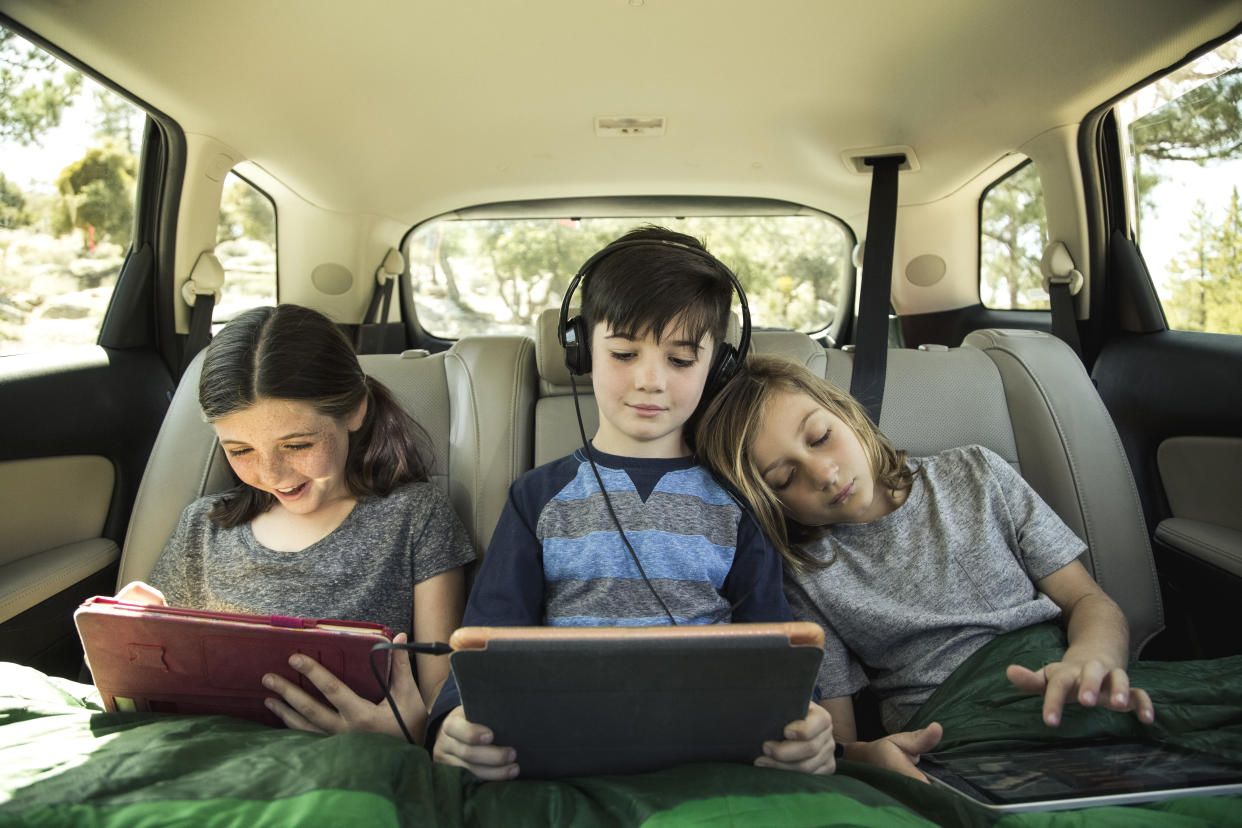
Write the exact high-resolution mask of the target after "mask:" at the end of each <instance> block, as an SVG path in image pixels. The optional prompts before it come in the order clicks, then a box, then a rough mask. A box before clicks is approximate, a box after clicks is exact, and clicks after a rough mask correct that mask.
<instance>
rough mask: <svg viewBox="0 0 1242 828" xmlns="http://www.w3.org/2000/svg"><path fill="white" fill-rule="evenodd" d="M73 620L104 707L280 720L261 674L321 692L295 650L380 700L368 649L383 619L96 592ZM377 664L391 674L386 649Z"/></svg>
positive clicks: (387, 637) (380, 638)
mask: <svg viewBox="0 0 1242 828" xmlns="http://www.w3.org/2000/svg"><path fill="white" fill-rule="evenodd" d="M73 617H74V622H75V623H76V624H77V628H78V635H79V636H81V638H82V649H83V651H84V652H85V653H86V660H87V664H88V666H89V667H90V670H91V675H92V677H93V678H94V681H95V686H96V687H97V688H98V689H99V693H100V695H101V696H102V697H103V703H104V707H105V709H107V710H108V711H110V712H116V711H151V712H160V713H186V714H211V713H222V714H225V715H229V716H236V717H239V718H242V719H249V720H251V721H256V722H262V723H263V724H267V725H273V726H276V727H283V726H284V725H283V723H282V722H281V721H280V719H279V718H278V717H277V716H276V715H275V714H273V713H272V712H270V711H269V710H268V709H267V707H266V706H265V705H264V704H263V700H264V699H265V698H268V697H275V696H276V694H275V693H272V692H271V691H269V690H266V689H265V688H264V687H263V685H262V684H261V680H262V677H263V675H264V674H265V673H276V674H277V675H281V676H284V677H285V678H287V679H289V680H290V681H292V682H294V683H295V684H298V685H300V686H301V687H302V688H304V689H305V690H307V691H308V692H309V693H311V694H312V695H314V696H319V698H322V696H320V695H319V692H318V690H317V689H316V688H315V686H314V685H313V684H311V683H310V681H309V680H308V679H307V678H306V677H304V676H303V675H301V674H300V673H298V672H297V671H295V670H294V669H293V668H292V667H290V666H289V656H291V655H293V654H294V653H304V654H305V655H308V656H310V657H311V658H313V659H315V660H316V661H318V662H319V663H320V664H322V665H323V666H324V667H326V668H327V669H328V670H331V671H332V673H333V674H334V675H336V676H337V678H339V679H341V680H342V681H343V682H345V684H346V685H347V686H348V687H350V689H352V690H353V691H354V692H355V693H357V694H358V695H360V696H362V697H363V698H366V699H369V700H370V701H373V702H378V701H380V700H381V699H383V697H384V694H383V691H382V689H381V688H380V686H379V684H378V683H377V682H376V680H375V676H374V675H373V674H372V672H371V666H370V657H371V648H372V647H373V646H374V645H375V644H377V643H381V642H385V641H391V640H392V632H391V631H390V630H389V629H388V628H387V627H385V626H383V625H382V624H372V623H367V622H361V621H337V620H326V619H325V620H311V619H306V618H290V617H286V616H280V615H242V614H236V613H227V612H204V611H199V610H191V609H182V608H177V607H160V606H149V605H146V604H130V603H126V602H124V601H117V600H116V599H115V598H105V597H98V596H97V597H94V598H90V599H88V600H87V601H85V602H84V603H83V604H82V606H80V607H78V609H77V610H76V611H75V612H74V614H73ZM375 661H376V666H377V667H378V668H379V670H380V675H381V676H383V677H384V679H385V681H387V679H388V668H389V663H390V653H388V652H384V653H377V654H376V656H375Z"/></svg>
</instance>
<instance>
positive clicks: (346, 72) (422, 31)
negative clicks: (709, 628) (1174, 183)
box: [0, 0, 1242, 225]
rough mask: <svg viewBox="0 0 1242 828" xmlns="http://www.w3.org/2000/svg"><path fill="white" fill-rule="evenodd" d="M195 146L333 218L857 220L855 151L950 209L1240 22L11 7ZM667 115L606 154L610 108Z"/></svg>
mask: <svg viewBox="0 0 1242 828" xmlns="http://www.w3.org/2000/svg"><path fill="white" fill-rule="evenodd" d="M0 10H2V11H3V12H4V13H5V14H7V15H9V16H10V17H11V18H12V19H14V20H15V21H17V22H18V23H19V24H22V25H24V26H26V27H28V28H29V29H30V30H31V31H33V32H34V33H36V34H37V35H40V36H42V37H44V38H46V39H47V40H48V41H50V42H51V43H53V44H55V45H57V46H59V47H60V48H62V49H64V50H65V51H66V52H68V53H69V54H71V55H74V56H75V57H76V58H78V59H79V60H81V61H82V62H83V63H84V64H85V65H87V66H88V67H90V68H91V69H92V70H94V71H95V72H98V73H100V74H101V75H103V76H104V77H106V78H108V79H110V80H111V81H112V82H113V83H115V84H117V85H118V86H119V87H121V88H122V89H123V90H125V91H127V92H128V93H130V94H131V95H133V96H135V97H136V98H138V99H141V100H142V101H145V102H146V103H147V104H149V105H150V106H153V107H155V108H157V109H159V110H162V111H163V112H165V113H166V114H168V115H169V116H171V117H172V118H173V119H174V120H176V121H177V122H178V123H179V124H180V125H181V127H182V129H183V130H184V131H185V132H187V133H197V134H201V135H206V136H211V137H213V138H215V139H216V140H218V141H220V142H222V143H223V144H225V145H227V146H228V147H230V148H232V149H234V150H235V151H236V152H237V153H238V154H239V155H241V156H243V157H245V158H248V159H250V160H251V161H253V162H254V163H255V164H257V165H259V166H260V167H262V168H263V169H264V170H265V171H266V172H267V173H269V174H270V175H272V176H274V177H275V178H277V179H279V180H281V181H282V182H283V183H284V184H285V185H286V186H288V187H289V188H290V189H292V190H293V191H294V192H296V193H297V194H298V195H299V196H300V197H301V198H303V199H305V200H307V201H308V202H310V203H312V204H314V205H316V206H318V207H321V208H323V209H327V210H331V211H338V212H342V213H348V214H370V215H376V216H382V217H384V218H386V219H389V220H393V221H398V222H401V223H402V224H405V225H412V224H414V223H416V222H418V221H420V220H422V219H424V218H426V217H428V216H431V215H435V214H437V213H441V212H444V211H448V210H452V209H455V208H460V207H464V206H468V205H472V204H480V203H487V202H493V201H510V200H519V199H530V198H552V197H566V196H568V197H582V196H597V195H636V194H642V195H655V194H681V195H685V194H696V195H728V196H759V197H767V198H775V199H783V200H788V201H794V202H800V203H803V204H807V205H809V206H812V207H816V208H818V209H822V210H825V211H828V212H831V213H834V214H836V215H839V216H842V217H844V218H847V219H849V218H850V217H857V216H860V215H862V214H864V213H865V207H866V199H867V192H868V187H869V181H868V179H867V178H866V176H864V175H860V174H858V173H856V172H851V171H850V170H849V169H848V168H847V166H846V164H845V162H844V161H843V160H842V153H843V152H844V151H846V150H849V149H852V148H874V147H882V146H890V145H909V146H911V147H913V149H914V152H915V155H916V157H917V159H918V162H919V164H920V169H919V170H918V172H917V173H916V174H914V175H909V176H904V177H903V181H902V188H903V189H902V194H901V200H902V203H903V204H920V203H927V202H932V201H935V200H937V199H941V198H944V197H946V196H947V195H949V194H951V193H953V192H954V191H956V190H958V189H960V188H961V187H963V186H964V185H965V184H966V183H967V182H969V181H970V180H971V179H972V178H973V177H974V176H976V175H978V173H979V172H980V171H981V170H983V169H985V168H987V167H989V166H990V165H991V164H993V163H994V162H995V161H997V160H998V159H1000V158H1001V157H1003V156H1004V155H1006V154H1007V153H1010V152H1013V151H1015V150H1020V149H1021V147H1022V146H1023V145H1024V144H1025V143H1026V142H1028V141H1030V140H1032V139H1034V138H1036V137H1037V136H1039V135H1041V134H1042V133H1044V132H1046V131H1048V130H1050V129H1054V128H1057V127H1062V126H1064V125H1066V124H1074V123H1077V122H1079V121H1080V120H1082V118H1083V117H1084V115H1085V114H1086V113H1087V112H1088V111H1090V110H1091V109H1092V108H1093V107H1095V106H1096V105H1097V104H1099V103H1100V102H1101V101H1104V100H1106V99H1109V98H1111V97H1113V96H1115V95H1117V94H1118V93H1120V92H1122V91H1123V90H1125V89H1126V88H1127V87H1129V86H1131V85H1133V84H1135V83H1137V82H1138V81H1140V80H1142V79H1143V78H1144V77H1146V76H1148V75H1149V74H1151V73H1153V72H1155V71H1158V70H1159V69H1161V68H1163V67H1165V66H1167V65H1169V64H1170V63H1173V62H1176V61H1178V60H1179V59H1181V58H1182V57H1184V56H1185V55H1186V53H1187V52H1188V51H1190V50H1192V49H1194V48H1196V47H1197V46H1199V44H1201V43H1203V42H1204V41H1206V40H1209V39H1212V38H1217V37H1220V36H1221V35H1223V34H1225V33H1227V32H1228V31H1229V30H1230V29H1232V28H1233V27H1234V26H1235V25H1236V24H1237V23H1238V21H1239V20H1240V19H1242V3H1239V2H1211V1H1209V0H1180V2H1177V3H1171V2H1168V0H1142V2H1139V0H1090V1H1089V2H1083V1H1082V0H1069V1H1064V0H1051V1H1048V2H1023V3H1018V2H1008V1H1007V0H1004V1H1002V0H939V1H938V2H932V3H928V2H895V1H894V0H880V1H878V2H877V1H876V0H869V1H868V2H855V3H844V2H829V1H828V0H764V1H763V2H744V1H743V0H531V2H522V3H518V2H483V0H474V1H473V2H470V1H469V0H444V2H423V1H422V0H420V1H419V2H381V1H380V0H355V1H354V2H351V3H347V4H340V3H326V2H316V3H294V2H256V0H213V2H201V3H180V2H172V3H170V2H162V1H161V2H152V1H150V0H141V1H139V0H118V1H117V2H85V0H82V1H80V2H79V1H78V0H56V1H55V2H49V0H0ZM632 115H640V116H651V115H656V116H663V117H664V118H666V119H667V120H666V131H665V134H664V135H662V136H655V137H653V136H640V137H628V138H601V137H597V136H596V135H595V133H594V128H593V124H594V118H596V117H598V116H632Z"/></svg>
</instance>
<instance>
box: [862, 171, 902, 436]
mask: <svg viewBox="0 0 1242 828" xmlns="http://www.w3.org/2000/svg"><path fill="white" fill-rule="evenodd" d="M905 161H906V157H905V156H904V155H881V156H877V157H874V158H867V159H866V160H865V163H866V164H867V166H869V167H871V203H870V205H869V207H868V209H867V239H866V242H865V243H864V245H863V269H862V290H861V291H860V293H859V297H858V324H857V326H856V328H855V330H856V333H855V336H854V369H853V372H852V373H851V374H850V395H851V396H852V397H854V399H856V400H858V401H859V402H860V403H862V406H863V408H865V409H866V410H867V414H868V415H869V416H870V417H871V421H872V422H874V423H875V424H876V425H879V423H880V409H881V406H882V405H883V402H884V374H885V371H887V370H888V309H889V295H890V293H891V286H892V279H893V239H894V237H895V235H896V227H897V170H898V169H899V168H900V167H901V165H902V164H903V163H905Z"/></svg>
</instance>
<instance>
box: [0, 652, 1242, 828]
mask: <svg viewBox="0 0 1242 828" xmlns="http://www.w3.org/2000/svg"><path fill="white" fill-rule="evenodd" d="M1058 646H1059V639H1058V638H1057V632H1056V630H1055V629H1050V628H1033V629H1031V630H1025V631H1022V632H1021V633H1018V634H1012V635H1009V636H1005V637H1002V638H1001V639H998V640H997V641H995V642H993V643H992V644H990V645H989V646H988V647H986V648H984V650H982V651H980V652H979V653H978V654H976V655H975V657H973V658H972V659H970V661H968V662H967V663H966V664H964V665H963V666H962V668H961V669H959V670H958V671H957V672H956V673H954V675H953V676H952V677H951V678H950V680H949V681H948V682H946V684H945V685H944V687H942V688H941V690H940V691H938V692H937V693H936V694H935V695H934V696H933V697H932V698H931V699H930V700H929V701H928V703H927V704H926V705H925V706H924V708H923V709H922V710H921V711H920V712H919V719H921V720H923V721H931V720H933V719H934V720H938V721H940V722H941V723H942V724H944V725H945V731H946V733H945V742H944V743H943V745H942V748H944V749H950V750H959V749H961V748H962V747H963V746H964V745H968V744H978V743H980V742H985V743H986V742H992V743H995V742H998V741H1006V742H1014V741H1019V742H1039V741H1045V740H1047V739H1048V738H1050V736H1049V733H1048V730H1047V729H1046V728H1044V727H1043V726H1042V725H1041V724H1040V722H1039V700H1038V699H1035V698H1028V697H1024V696H1022V695H1021V694H1019V693H1017V692H1015V691H1013V690H1012V688H1010V687H1009V685H1008V683H1007V682H1006V681H1005V680H1004V674H1003V670H1004V666H1005V665H1006V664H1008V663H1010V662H1011V661H1017V662H1018V663H1027V664H1034V663H1035V662H1036V661H1037V660H1038V659H1041V658H1044V656H1045V654H1046V653H1047V651H1048V650H1049V648H1051V650H1052V651H1053V652H1055V650H1056V648H1057V647H1058ZM1132 675H1133V676H1134V684H1135V685H1136V686H1144V687H1146V688H1148V689H1149V690H1151V691H1152V692H1153V696H1154V698H1155V699H1156V704H1157V717H1158V718H1157V724H1156V725H1155V726H1153V727H1152V728H1151V732H1152V733H1153V735H1155V736H1157V737H1160V738H1167V739H1169V740H1170V741H1175V742H1178V743H1181V744H1188V745H1194V746H1196V747H1201V748H1202V747H1210V748H1213V749H1215V750H1217V751H1218V752H1223V753H1226V754H1227V755H1231V756H1235V757H1237V758H1239V759H1242V700H1240V699H1239V693H1238V691H1237V690H1234V689H1232V688H1239V687H1242V657H1238V658H1231V659H1221V660H1217V661H1212V662H1182V663H1177V664H1168V665H1165V664H1147V665H1136V667H1135V668H1134V670H1133V672H1132ZM998 676H999V679H998ZM1136 728H1137V729H1139V730H1141V729H1142V726H1141V725H1138V724H1137V723H1134V722H1133V721H1132V719H1131V718H1129V717H1125V716H1120V715H1119V714H1111V713H1107V712H1098V711H1073V712H1071V713H1070V714H1069V715H1067V716H1066V720H1065V722H1064V723H1063V725H1062V727H1061V728H1059V729H1058V731H1057V735H1061V734H1065V735H1099V734H1102V733H1132V732H1135V729H1136ZM1053 738H1055V737H1053ZM0 768H2V769H3V780H2V781H0V826H5V825H56V826H62V825H91V826H112V825H115V826H127V828H128V826H145V825H152V826H154V825H194V826H198V825H210V826H217V825H218V826H228V825H237V826H265V825H272V826H277V825H279V826H286V825H299V826H303V825H306V826H317V825H424V824H425V825H443V826H473V825H480V826H492V825H518V824H522V825H565V826H631V825H648V826H680V825H700V826H706V825H730V826H769V825H780V826H818V825H874V826H903V825H967V826H975V825H978V826H988V825H993V824H998V821H997V818H996V817H995V816H994V815H993V814H992V813H991V812H989V811H987V810H986V809H983V808H978V807H975V806H973V805H971V804H970V803H968V802H966V801H965V800H963V799H961V798H959V797H957V796H955V795H953V794H951V793H946V792H942V791H939V790H936V789H933V788H931V787H929V786H927V785H924V784H922V783H919V782H916V781H914V780H910V779H906V778H905V777H901V776H898V775H896V774H893V773H889V772H887V771H883V770H880V769H878V768H872V767H869V766H867V765H860V764H858V763H853V762H842V763H841V767H840V769H839V772H838V773H837V774H835V775H834V776H830V777H813V776H807V775H804V774H799V773H790V772H783V771H774V770H767V769H762V768H754V767H749V766H744V765H728V764H700V765H691V766H686V767H681V768H675V769H672V770H667V771H663V772H659V773H650V774H640V775H634V776H600V777H590V778H580V779H570V780H563V781H555V782H552V781H533V780H529V781H528V780H518V781H514V782H493V783H482V782H479V781H478V780H477V779H475V778H474V777H473V776H472V775H471V774H469V773H466V772H463V771H460V770H458V769H455V768H449V767H445V766H441V765H436V764H434V763H433V762H431V761H430V758H429V756H428V754H427V752H426V751H424V750H423V749H421V748H417V747H413V746H410V745H405V744H403V743H400V742H398V741H396V740H393V739H390V738H388V737H384V736H378V735H373V734H357V733H355V734H345V735H340V736H330V737H321V736H313V735H310V734H305V733H300V732H295V731H288V730H273V729H268V728H264V727H262V726H259V725H253V724H250V723H247V722H243V721H240V720H233V719H229V718H226V717H220V716H199V717H193V716H162V715H154V714H120V713H118V714H109V713H104V712H102V711H101V710H100V708H99V706H98V703H97V697H95V696H94V695H93V688H91V687H89V686H86V685H80V684H75V683H72V682H67V681H64V680H60V679H53V678H49V677H47V676H44V675H42V674H41V673H38V672H36V671H33V670H30V669H28V668H23V667H19V666H16V665H0ZM1083 822H1089V823H1090V824H1092V825H1095V824H1117V825H1145V824H1149V825H1162V826H1164V825H1174V826H1176V825H1187V826H1189V825H1228V824H1238V825H1242V798H1240V797H1215V798H1213V797H1192V798H1187V799H1178V800H1170V801H1168V802H1162V803H1154V804H1149V805H1145V806H1131V807H1125V808H1095V809H1088V810H1084V811H1076V812H1055V813H1045V814H1022V815H1011V816H1009V817H1006V818H1005V819H1003V820H1000V821H999V824H1001V825H1011V824H1012V825H1079V824H1083Z"/></svg>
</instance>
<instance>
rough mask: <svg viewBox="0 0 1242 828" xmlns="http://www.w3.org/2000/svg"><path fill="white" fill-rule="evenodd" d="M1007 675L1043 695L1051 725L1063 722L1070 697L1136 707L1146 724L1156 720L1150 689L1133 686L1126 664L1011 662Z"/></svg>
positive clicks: (1087, 703)
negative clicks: (1025, 664)
mask: <svg viewBox="0 0 1242 828" xmlns="http://www.w3.org/2000/svg"><path fill="white" fill-rule="evenodd" d="M1066 655H1069V653H1068V652H1067V653H1066ZM1005 676H1006V677H1007V678H1008V679H1009V681H1010V682H1012V683H1013V685H1014V686H1015V687H1017V688H1018V689H1019V690H1024V691H1026V692H1027V693H1033V694H1036V695H1039V694H1042V695H1043V697H1044V711H1043V716H1044V722H1045V723H1047V725H1048V726H1049V727H1056V726H1057V725H1058V724H1060V723H1061V712H1062V710H1063V709H1064V708H1065V704H1066V702H1069V701H1077V702H1078V703H1079V704H1080V705H1082V706H1083V707H1095V706H1096V705H1099V706H1101V707H1106V708H1108V709H1109V710H1117V711H1120V712H1123V713H1124V712H1129V711H1133V712H1134V715H1136V716H1137V717H1138V720H1139V721H1140V722H1143V723H1144V724H1151V723H1152V722H1154V721H1155V720H1156V711H1155V708H1154V707H1153V706H1152V703H1151V697H1150V696H1149V695H1147V692H1146V691H1144V690H1140V689H1138V688H1137V687H1131V686H1130V677H1129V676H1128V675H1127V674H1126V671H1125V669H1124V668H1122V667H1113V668H1111V669H1109V668H1108V667H1106V666H1105V665H1104V663H1103V662H1102V661H1100V660H1099V659H1084V660H1082V661H1078V660H1074V659H1071V658H1066V659H1065V660H1062V661H1054V662H1053V663H1051V664H1046V665H1044V667H1043V668H1041V669H1040V670H1037V671H1036V670H1028V669H1027V668H1025V667H1023V666H1021V665H1019V664H1010V665H1009V667H1008V668H1006V670H1005Z"/></svg>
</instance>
